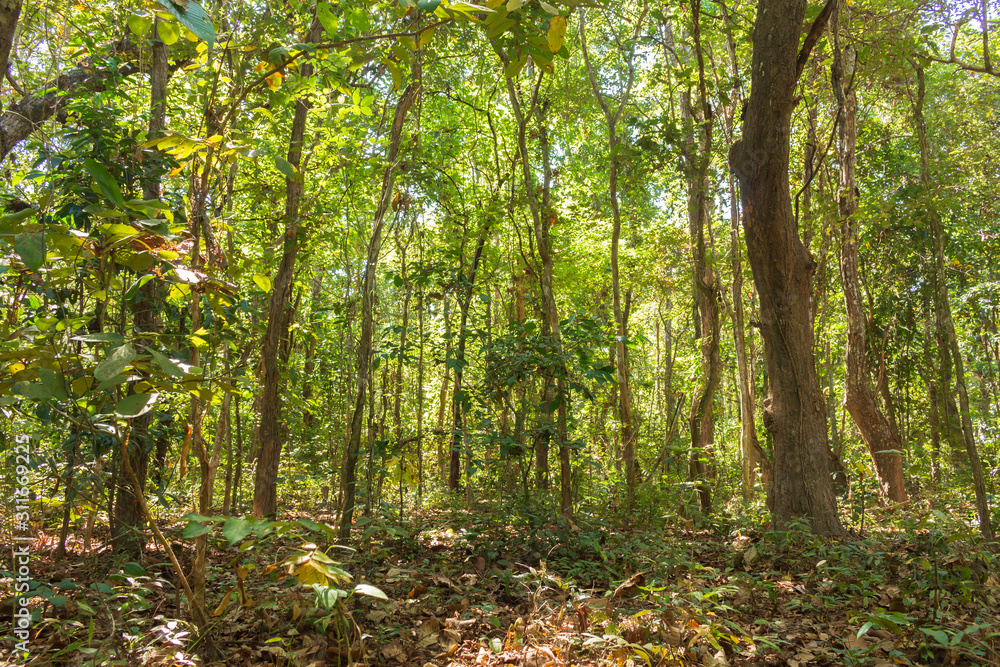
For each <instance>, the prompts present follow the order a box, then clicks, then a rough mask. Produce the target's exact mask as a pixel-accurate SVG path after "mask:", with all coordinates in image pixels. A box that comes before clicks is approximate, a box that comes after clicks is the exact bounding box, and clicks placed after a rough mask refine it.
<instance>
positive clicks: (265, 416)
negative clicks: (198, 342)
mask: <svg viewBox="0 0 1000 667" xmlns="http://www.w3.org/2000/svg"><path fill="white" fill-rule="evenodd" d="M322 29H323V28H322V25H321V24H320V22H319V19H317V18H313V22H312V25H311V26H310V27H309V31H308V33H307V34H306V36H305V39H304V40H303V41H304V42H306V43H315V42H318V41H319V39H320V35H321V34H322ZM299 71H300V74H301V76H302V77H303V78H309V77H310V76H311V75H312V72H313V66H312V64H311V63H309V62H304V63H302V64H301V65H300V67H299ZM311 106H312V104H311V103H310V102H309V100H308V99H307V98H306V97H304V96H303V97H300V98H298V99H297V100H296V101H295V115H294V117H293V119H292V130H291V135H290V137H289V140H288V163H289V164H290V165H292V167H293V168H294V169H296V170H298V169H299V167H300V165H301V163H302V142H303V138H304V136H305V129H306V117H307V116H308V114H309V109H310V107H311ZM295 176H296V177H295V178H289V177H287V176H286V177H285V234H284V238H283V246H284V248H283V251H282V255H281V263H280V264H279V265H278V270H277V272H276V273H275V275H274V281H273V282H272V286H271V301H270V305H269V306H268V310H267V330H266V332H265V334H264V340H263V344H262V347H261V353H260V354H261V361H262V366H263V378H261V397H260V426H259V427H258V438H259V442H260V448H259V450H258V455H257V475H256V478H255V480H254V489H253V513H254V516H255V517H257V518H258V519H261V518H264V517H273V516H274V515H275V513H276V512H277V508H278V464H279V461H280V458H281V448H282V445H283V444H284V432H285V430H284V428H283V425H284V423H283V421H282V415H281V399H280V397H279V395H278V394H279V391H278V389H279V385H280V382H281V369H280V367H279V359H278V355H279V350H280V348H281V344H282V341H283V340H284V339H285V338H287V336H288V325H289V323H290V318H289V317H288V314H287V313H286V312H285V311H286V310H287V308H288V306H289V301H290V298H291V293H292V278H293V277H294V274H295V258H296V256H297V255H298V252H299V245H300V244H301V243H302V239H301V238H300V236H304V235H305V230H303V229H302V220H301V218H300V216H299V202H300V200H301V198H302V192H303V190H304V180H303V179H304V175H303V174H300V173H297V174H296V175H295Z"/></svg>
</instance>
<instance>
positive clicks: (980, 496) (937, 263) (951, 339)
mask: <svg viewBox="0 0 1000 667" xmlns="http://www.w3.org/2000/svg"><path fill="white" fill-rule="evenodd" d="M916 74H917V96H916V100H915V103H914V105H913V120H914V124H915V125H916V130H917V140H918V141H919V144H920V180H921V182H922V183H923V186H924V190H925V192H926V194H927V195H928V196H927V220H928V222H929V223H930V228H931V230H930V231H931V236H932V238H933V241H934V280H933V281H932V283H933V285H934V289H935V294H934V309H935V319H936V320H937V323H938V328H939V331H943V333H944V339H945V340H944V341H943V342H944V346H945V349H944V350H942V351H941V358H942V370H944V368H945V367H949V366H950V365H951V363H954V368H955V386H956V389H957V392H958V400H959V403H960V406H961V410H962V411H961V430H960V431H959V435H960V436H961V438H962V441H963V442H964V444H965V452H966V454H967V456H968V458H969V467H970V468H971V469H972V482H973V486H974V487H975V492H976V510H977V513H978V514H979V530H980V531H981V532H982V533H983V537H985V538H986V539H987V540H992V539H993V538H994V532H993V524H992V521H991V518H990V507H989V500H988V499H987V496H986V481H985V479H984V478H983V468H982V462H981V461H980V460H979V451H978V449H977V448H976V440H975V434H974V432H973V430H972V417H971V415H970V413H969V392H968V389H967V388H966V387H967V385H966V380H965V367H964V365H963V363H962V351H961V350H960V349H959V347H958V337H957V336H956V335H955V322H954V320H953V319H952V316H951V302H950V300H949V298H948V278H947V275H946V274H945V256H944V254H945V253H944V229H943V227H942V223H941V218H940V216H939V215H938V212H937V209H936V208H935V206H934V201H933V198H932V197H931V196H930V194H931V188H932V182H931V171H930V146H929V144H928V141H927V124H926V122H925V121H924V91H925V89H924V70H923V68H922V67H920V66H919V65H918V66H916ZM940 344H941V341H940V340H939V345H940ZM949 353H950V357H951V359H950V360H949V359H948V358H947V357H948V356H949ZM950 362H951V363H950ZM938 391H939V393H949V391H950V382H949V384H945V383H944V377H943V373H942V383H941V385H940V386H939V388H938Z"/></svg>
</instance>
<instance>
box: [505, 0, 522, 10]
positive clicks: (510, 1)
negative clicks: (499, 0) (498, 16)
mask: <svg viewBox="0 0 1000 667" xmlns="http://www.w3.org/2000/svg"><path fill="white" fill-rule="evenodd" d="M521 7H524V0H507V11H508V12H515V11H517V10H518V9H520V8H521Z"/></svg>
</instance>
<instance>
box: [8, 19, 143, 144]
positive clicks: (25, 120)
mask: <svg viewBox="0 0 1000 667" xmlns="http://www.w3.org/2000/svg"><path fill="white" fill-rule="evenodd" d="M108 55H109V56H113V57H115V58H117V59H120V60H124V61H126V62H124V63H123V64H121V65H116V66H115V67H114V68H108V67H103V66H100V65H98V64H97V62H98V60H97V59H96V58H87V59H85V60H84V61H83V62H81V63H80V64H79V65H78V66H77V67H75V68H73V69H71V70H69V71H67V72H66V73H65V74H62V75H60V76H58V77H57V78H55V79H53V80H51V81H47V82H46V83H45V84H44V85H43V86H42V91H43V92H41V93H35V94H31V95H26V96H25V97H22V98H21V99H20V100H18V101H17V102H15V103H14V104H11V105H10V107H8V109H7V111H5V112H4V113H3V114H0V162H3V160H4V159H5V158H6V157H7V156H8V155H9V154H10V152H11V151H12V150H13V149H14V147H15V146H17V144H19V143H20V142H22V141H24V140H25V139H27V138H28V137H29V136H31V133H32V132H34V131H35V129H36V128H37V127H38V126H39V125H41V124H42V123H44V122H45V121H46V120H48V119H49V118H51V117H52V116H53V115H54V114H55V113H56V112H57V111H59V110H60V109H62V108H64V107H65V106H66V102H67V101H68V100H70V99H72V97H73V96H74V95H76V94H77V93H79V92H82V91H89V92H93V93H97V92H102V91H105V90H107V89H108V88H110V87H112V86H113V85H114V82H115V80H116V79H118V78H122V77H127V76H131V75H133V74H136V73H139V72H142V71H145V70H144V68H143V66H142V65H141V64H140V63H139V62H138V58H137V57H138V55H139V49H138V47H137V46H136V45H135V44H134V43H133V42H132V41H131V40H129V39H128V38H125V39H122V40H120V41H119V42H116V43H115V44H113V45H111V47H110V49H109V54H108ZM133 58H136V62H130V59H133Z"/></svg>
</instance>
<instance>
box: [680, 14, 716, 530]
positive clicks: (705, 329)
mask: <svg viewBox="0 0 1000 667" xmlns="http://www.w3.org/2000/svg"><path fill="white" fill-rule="evenodd" d="M700 7H701V0H691V21H692V22H691V25H692V31H691V36H692V38H693V40H694V50H695V58H696V59H697V63H698V93H699V98H698V104H699V106H700V109H695V108H693V105H692V104H691V101H690V99H689V98H688V97H686V96H685V98H684V99H682V112H683V114H684V115H685V116H686V117H687V119H688V122H690V123H697V124H698V125H700V126H701V134H700V136H699V138H698V143H699V144H700V145H699V147H698V150H697V157H696V154H695V150H694V149H693V146H694V143H695V140H694V138H693V136H691V135H693V134H694V132H695V130H694V128H693V127H691V128H690V134H689V139H690V141H689V143H688V148H687V151H686V152H687V156H686V157H687V159H686V163H687V172H688V174H687V175H688V194H687V197H688V224H689V230H690V233H691V251H692V259H693V264H694V287H695V290H694V291H695V304H696V307H697V312H698V317H699V324H700V326H699V327H698V332H700V334H701V335H700V338H701V345H700V348H701V373H700V376H701V381H700V385H699V387H698V391H697V393H696V394H695V397H694V400H693V401H692V403H691V417H690V425H691V460H690V468H689V472H690V477H691V479H692V480H693V481H697V482H698V495H699V498H700V500H701V509H702V511H703V512H705V513H706V514H707V513H709V512H711V511H712V491H711V487H710V485H709V482H708V479H707V477H708V473H709V461H710V460H711V456H712V445H713V443H714V440H715V420H714V418H713V407H714V403H715V392H716V390H717V389H718V387H719V382H720V381H721V379H722V357H721V355H720V352H719V338H720V335H721V330H720V327H721V325H720V314H719V296H720V291H719V282H718V280H717V279H716V276H715V271H714V270H713V269H712V266H711V263H710V262H709V258H708V253H709V251H710V248H711V246H712V239H711V233H710V228H709V226H710V224H711V223H710V221H709V212H708V206H709V193H708V189H709V186H710V179H709V176H708V167H709V164H710V162H711V159H712V157H711V156H712V110H711V107H710V106H709V104H708V97H707V93H706V90H705V57H704V54H703V53H702V49H701V22H700V13H701V11H700ZM697 337H698V336H697V335H696V338H697Z"/></svg>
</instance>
